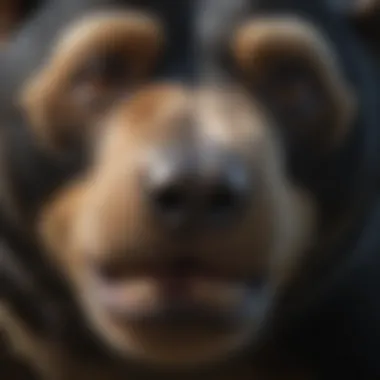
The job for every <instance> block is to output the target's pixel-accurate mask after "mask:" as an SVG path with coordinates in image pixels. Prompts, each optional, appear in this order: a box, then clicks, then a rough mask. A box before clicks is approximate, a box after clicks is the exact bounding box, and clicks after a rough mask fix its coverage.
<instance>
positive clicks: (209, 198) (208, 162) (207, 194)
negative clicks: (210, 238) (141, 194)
mask: <svg viewBox="0 0 380 380" xmlns="http://www.w3.org/2000/svg"><path fill="white" fill-rule="evenodd" d="M204 156H207V154H206V155H204ZM202 158H203V159H202ZM249 192H250V181H249V178H248V173H247V170H246V168H245V167H244V165H243V163H242V161H241V160H238V159H237V158H236V157H233V156H232V155H230V154H216V155H214V156H211V157H209V158H208V159H205V158H204V157H202V155H201V154H199V155H195V154H194V153H192V152H190V153H188V154H186V152H181V153H180V154H162V155H161V156H160V157H158V158H156V159H155V160H154V161H153V162H152V164H151V166H150V168H149V171H148V197H149V200H150V204H151V207H152V210H153V213H154V215H155V217H156V218H157V220H158V222H159V223H160V224H161V225H162V226H164V227H170V228H184V227H188V228H199V227H201V226H202V227H203V228H204V227H208V228H216V227H219V226H226V225H228V224H230V223H232V222H233V221H234V220H236V217H238V216H241V215H242V213H243V212H244V210H245V209H246V207H245V204H246V201H247V200H248V195H249Z"/></svg>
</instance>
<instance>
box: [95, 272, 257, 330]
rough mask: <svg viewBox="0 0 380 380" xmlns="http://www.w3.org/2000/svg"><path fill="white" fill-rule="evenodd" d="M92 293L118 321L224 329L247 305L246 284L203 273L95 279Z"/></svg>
mask: <svg viewBox="0 0 380 380" xmlns="http://www.w3.org/2000/svg"><path fill="white" fill-rule="evenodd" d="M92 285H93V286H92V292H91V293H92V294H93V298H95V299H94V301H95V302H97V303H98V305H99V307H101V309H103V312H104V313H105V314H106V315H108V316H109V318H111V319H112V320H114V321H117V322H118V323H131V322H134V323H136V322H139V323H154V324H160V325H167V326H171V327H176V326H179V327H180V326H183V327H185V326H203V327H206V326H209V327H212V328H213V329H214V328H219V327H222V328H226V327H228V325H230V324H231V323H233V322H234V320H236V319H238V318H237V317H238V315H239V314H240V313H241V312H242V311H243V309H244V308H245V307H246V302H247V298H248V293H250V292H251V291H252V289H251V288H250V286H249V284H247V283H245V282H242V281H231V280H222V279H216V278H208V277H203V276H196V275H194V276H186V277H185V278H183V277H178V276H165V277H158V278H157V277H153V276H141V277H134V278H129V279H128V280H124V281H121V282H117V283H102V282H100V283H99V282H98V281H94V282H93V284H92Z"/></svg>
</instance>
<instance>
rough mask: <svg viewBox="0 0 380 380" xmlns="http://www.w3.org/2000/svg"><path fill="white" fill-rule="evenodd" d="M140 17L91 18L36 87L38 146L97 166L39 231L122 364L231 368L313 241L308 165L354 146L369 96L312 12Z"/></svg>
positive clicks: (221, 9)
mask: <svg viewBox="0 0 380 380" xmlns="http://www.w3.org/2000/svg"><path fill="white" fill-rule="evenodd" d="M126 3H128V2H123V3H122V4H121V2H120V4H116V5H117V6H119V7H120V10H119V11H115V9H112V10H107V7H106V6H105V7H104V9H105V10H103V8H101V9H97V8H96V9H95V7H94V9H92V8H91V7H89V8H90V9H89V11H88V12H87V13H86V14H85V16H84V17H80V18H78V19H76V20H74V21H73V23H72V24H70V25H68V26H67V29H65V30H63V31H62V33H61V34H59V36H58V40H57V41H56V43H55V47H54V49H52V51H51V55H50V56H49V57H48V58H47V59H46V61H45V65H44V66H43V67H39V68H38V70H37V72H36V73H35V75H33V76H32V78H31V80H30V81H28V82H27V83H26V85H25V87H24V88H23V93H22V97H21V100H22V106H23V108H24V110H25V112H26V114H27V116H28V120H29V121H30V128H31V130H32V131H33V133H34V135H35V137H36V138H37V140H38V142H39V143H40V147H41V149H45V150H46V151H49V152H50V153H51V154H52V155H51V157H52V158H51V159H52V160H54V159H57V160H58V159H59V157H60V155H61V154H65V153H67V151H69V150H70V149H74V148H72V147H73V146H75V149H78V146H80V147H81V149H83V150H85V151H86V165H85V167H84V168H82V169H81V170H80V171H79V172H77V173H75V175H73V176H72V178H71V180H70V182H69V183H66V184H65V185H64V186H61V187H60V188H59V189H58V190H55V191H54V192H53V193H52V194H50V196H49V199H48V200H46V201H45V202H43V203H42V206H41V207H40V208H39V210H38V212H37V215H36V216H35V220H36V230H37V232H38V234H39V236H40V238H41V241H42V244H43V245H44V248H45V251H46V255H47V257H48V259H49V260H50V261H51V262H52V263H53V264H54V265H55V266H56V268H57V269H58V271H59V272H60V273H61V274H62V275H63V277H64V279H65V281H66V282H67V284H68V285H69V287H70V289H71V291H72V294H73V296H74V298H75V300H76V302H77V303H78V304H79V306H80V308H81V310H82V312H83V315H84V316H85V319H86V320H87V321H88V323H89V324H90V326H91V327H92V329H93V331H95V333H96V334H97V335H98V336H100V337H101V339H102V340H103V341H104V342H105V343H107V344H108V346H109V347H110V348H111V349H112V350H115V351H116V352H117V353H118V354H121V355H122V356H123V355H124V356H125V357H126V358H133V359H137V360H142V361H147V362H149V363H154V364H155V365H164V366H183V365H185V366H188V365H196V364H200V363H205V362H210V361H218V360H222V359H223V358H225V357H226V355H227V354H232V353H234V352H237V351H238V350H240V349H242V348H243V347H245V346H246V345H248V344H251V343H252V342H254V341H255V339H256V338H257V337H258V334H259V332H260V327H261V326H262V324H265V322H266V320H267V319H268V318H269V316H270V312H271V310H272V307H273V303H274V300H275V296H276V294H277V293H278V291H279V289H281V288H282V287H283V286H285V285H286V284H287V283H288V282H289V281H290V280H291V278H292V277H293V276H295V275H296V273H297V271H299V270H300V269H299V264H300V262H301V259H302V257H303V256H304V255H305V254H307V252H308V250H309V249H311V248H312V246H313V244H314V243H315V239H316V238H317V236H318V233H319V225H320V212H319V205H318V200H317V199H316V195H315V194H314V192H313V190H314V189H313V188H310V187H308V186H304V185H303V183H304V182H303V178H302V175H301V174H294V170H293V169H294V167H293V166H292V165H294V155H295V152H296V151H298V149H299V147H300V146H302V148H303V149H304V150H305V151H306V152H308V154H310V156H312V157H313V159H316V158H317V159H318V157H321V158H322V157H325V156H326V155H328V154H330V153H331V152H333V151H335V150H337V149H339V148H340V147H341V146H342V145H344V144H345V141H346V138H347V136H348V135H349V133H350V132H351V128H352V126H353V121H354V118H355V99H354V96H353V93H352V92H351V88H350V86H349V84H348V83H347V81H346V79H345V76H344V75H343V72H342V70H341V67H340V63H339V61H338V59H339V57H336V56H335V51H334V47H333V44H331V43H330V40H329V39H328V38H327V37H326V36H325V35H324V34H323V31H322V30H321V29H320V28H319V26H318V25H315V24H314V22H312V21H311V19H310V18H308V13H307V12H306V11H307V9H308V7H307V6H301V5H299V4H301V3H302V1H299V2H297V1H282V2H278V1H277V2H276V1H263V2H257V4H256V5H253V4H252V3H253V2H249V1H243V0H239V1H235V0H234V1H232V0H231V1H220V0H218V1H216V2H215V1H204V2H202V7H199V9H198V8H197V9H192V7H191V6H190V5H189V4H188V3H187V2H186V1H183V2H180V3H181V4H182V5H181V4H179V3H178V4H177V5H175V6H174V5H173V4H174V3H173V4H172V5H173V8H170V7H169V8H168V5H167V4H164V3H162V5H161V6H159V5H157V4H156V5H155V6H152V7H147V8H145V6H142V5H141V6H139V5H137V7H133V9H129V7H128V5H127V4H126ZM143 3H146V2H143ZM216 3H218V5H217V4H216ZM261 3H263V4H261ZM280 3H283V4H282V6H281V5H280ZM106 5H107V4H106ZM133 5H136V4H133ZM181 7H182V8H183V9H182V10H181ZM194 7H195V6H194ZM194 7H193V8H194ZM195 8H196V7H195ZM299 8H300V10H301V12H299ZM310 8H311V9H312V11H310V12H311V13H310V14H313V13H312V12H314V10H313V6H310ZM316 8H317V9H318V7H316ZM186 9H188V10H189V9H191V10H192V12H191V14H190V13H189V19H186V18H184V19H185V21H184V22H183V23H181V24H180V26H179V24H178V22H177V23H175V22H174V21H173V20H176V17H179V15H180V14H179V12H182V15H183V13H184V12H185V11H186ZM176 12H177V13H176ZM178 28H179V29H180V30H179V29H178ZM176 31H177V33H176ZM183 57H186V65H187V68H188V67H190V68H191V69H189V70H185V69H184V70H183V73H181V71H180V68H181V58H183ZM226 58H227V59H226ZM176 60H178V65H177V66H176V65H174V66H175V67H176V68H177V69H178V70H177V72H176V73H175V74H176V75H170V73H172V72H173V71H171V70H170V68H172V67H173V62H174V63H176V62H177V61H176ZM227 62H228V64H227ZM182 63H183V61H182ZM186 65H184V66H186ZM190 71H191V73H192V74H191V75H190V74H189V72H190ZM168 73H169V74H168ZM188 74H189V75H188ZM181 78H182V80H178V79H181ZM189 79H190V80H189ZM189 82H190V83H189ZM72 141H75V144H74V145H71V142H72ZM304 158H305V170H306V171H307V157H306V156H305V157H304ZM298 159H299V160H301V161H302V159H303V157H298ZM299 164H300V162H297V165H299ZM301 164H302V163H301ZM301 172H302V171H301ZM297 173H298V172H297Z"/></svg>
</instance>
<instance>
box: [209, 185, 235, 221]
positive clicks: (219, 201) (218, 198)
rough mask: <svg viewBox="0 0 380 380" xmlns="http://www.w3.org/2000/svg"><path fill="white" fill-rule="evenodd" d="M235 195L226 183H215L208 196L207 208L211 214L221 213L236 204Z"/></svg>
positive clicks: (226, 211) (229, 209) (231, 208)
mask: <svg viewBox="0 0 380 380" xmlns="http://www.w3.org/2000/svg"><path fill="white" fill-rule="evenodd" d="M237 201H238V199H237V196H236V194H235V193H234V191H233V189H232V188H231V187H230V186H228V185H226V184H219V185H217V186H216V187H215V188H214V189H213V191H212V192H211V194H210V196H209V202H208V209H209V212H210V214H212V215H216V216H218V215H221V216H222V215H223V214H225V213H228V212H230V211H231V210H233V209H234V208H235V206H237V203H238V202H237Z"/></svg>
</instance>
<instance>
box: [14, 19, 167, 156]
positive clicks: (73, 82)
mask: <svg viewBox="0 0 380 380" xmlns="http://www.w3.org/2000/svg"><path fill="white" fill-rule="evenodd" d="M110 41H111V43H110ZM163 44H164V31H163V27H162V25H161V23H160V22H159V21H158V20H156V19H155V18H154V17H153V16H150V15H145V14H140V13H132V12H125V13H109V14H106V15H103V14H101V13H100V14H94V15H92V16H89V17H84V18H83V19H80V20H79V21H77V22H75V23H73V24H71V25H69V26H68V27H67V29H66V30H64V31H63V32H62V34H61V35H60V36H59V38H58V40H57V41H56V44H55V46H54V48H53V49H52V51H51V52H50V53H49V55H48V56H47V57H46V59H45V60H44V64H43V65H42V67H40V68H38V70H37V71H36V72H35V73H34V75H32V76H31V77H30V78H29V79H28V81H27V82H26V83H25V85H24V86H23V88H22V89H21V93H20V95H19V101H20V103H21V107H22V108H23V110H24V111H25V114H26V115H27V118H28V120H29V122H30V126H31V128H32V129H33V132H34V133H35V134H36V136H37V137H38V139H39V140H40V141H42V142H43V143H44V144H45V145H46V146H47V147H50V148H53V149H54V150H62V149H64V147H66V146H69V145H70V144H71V143H72V142H73V141H74V142H75V141H77V140H82V139H83V138H87V128H88V126H89V125H93V123H95V122H96V121H97V119H98V117H99V116H100V115H102V114H103V113H104V112H106V111H107V110H108V109H109V107H111V106H112V104H113V103H114V102H115V101H116V100H118V99H120V98H123V97H125V96H126V95H129V94H130V93H131V92H132V91H134V90H135V89H136V87H137V86H138V85H140V84H141V83H143V82H144V81H145V80H147V78H148V77H149V75H150V74H151V72H152V71H153V69H154V67H155V65H156V62H157V60H158V57H159V55H160V52H161V48H162V45H163Z"/></svg>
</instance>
